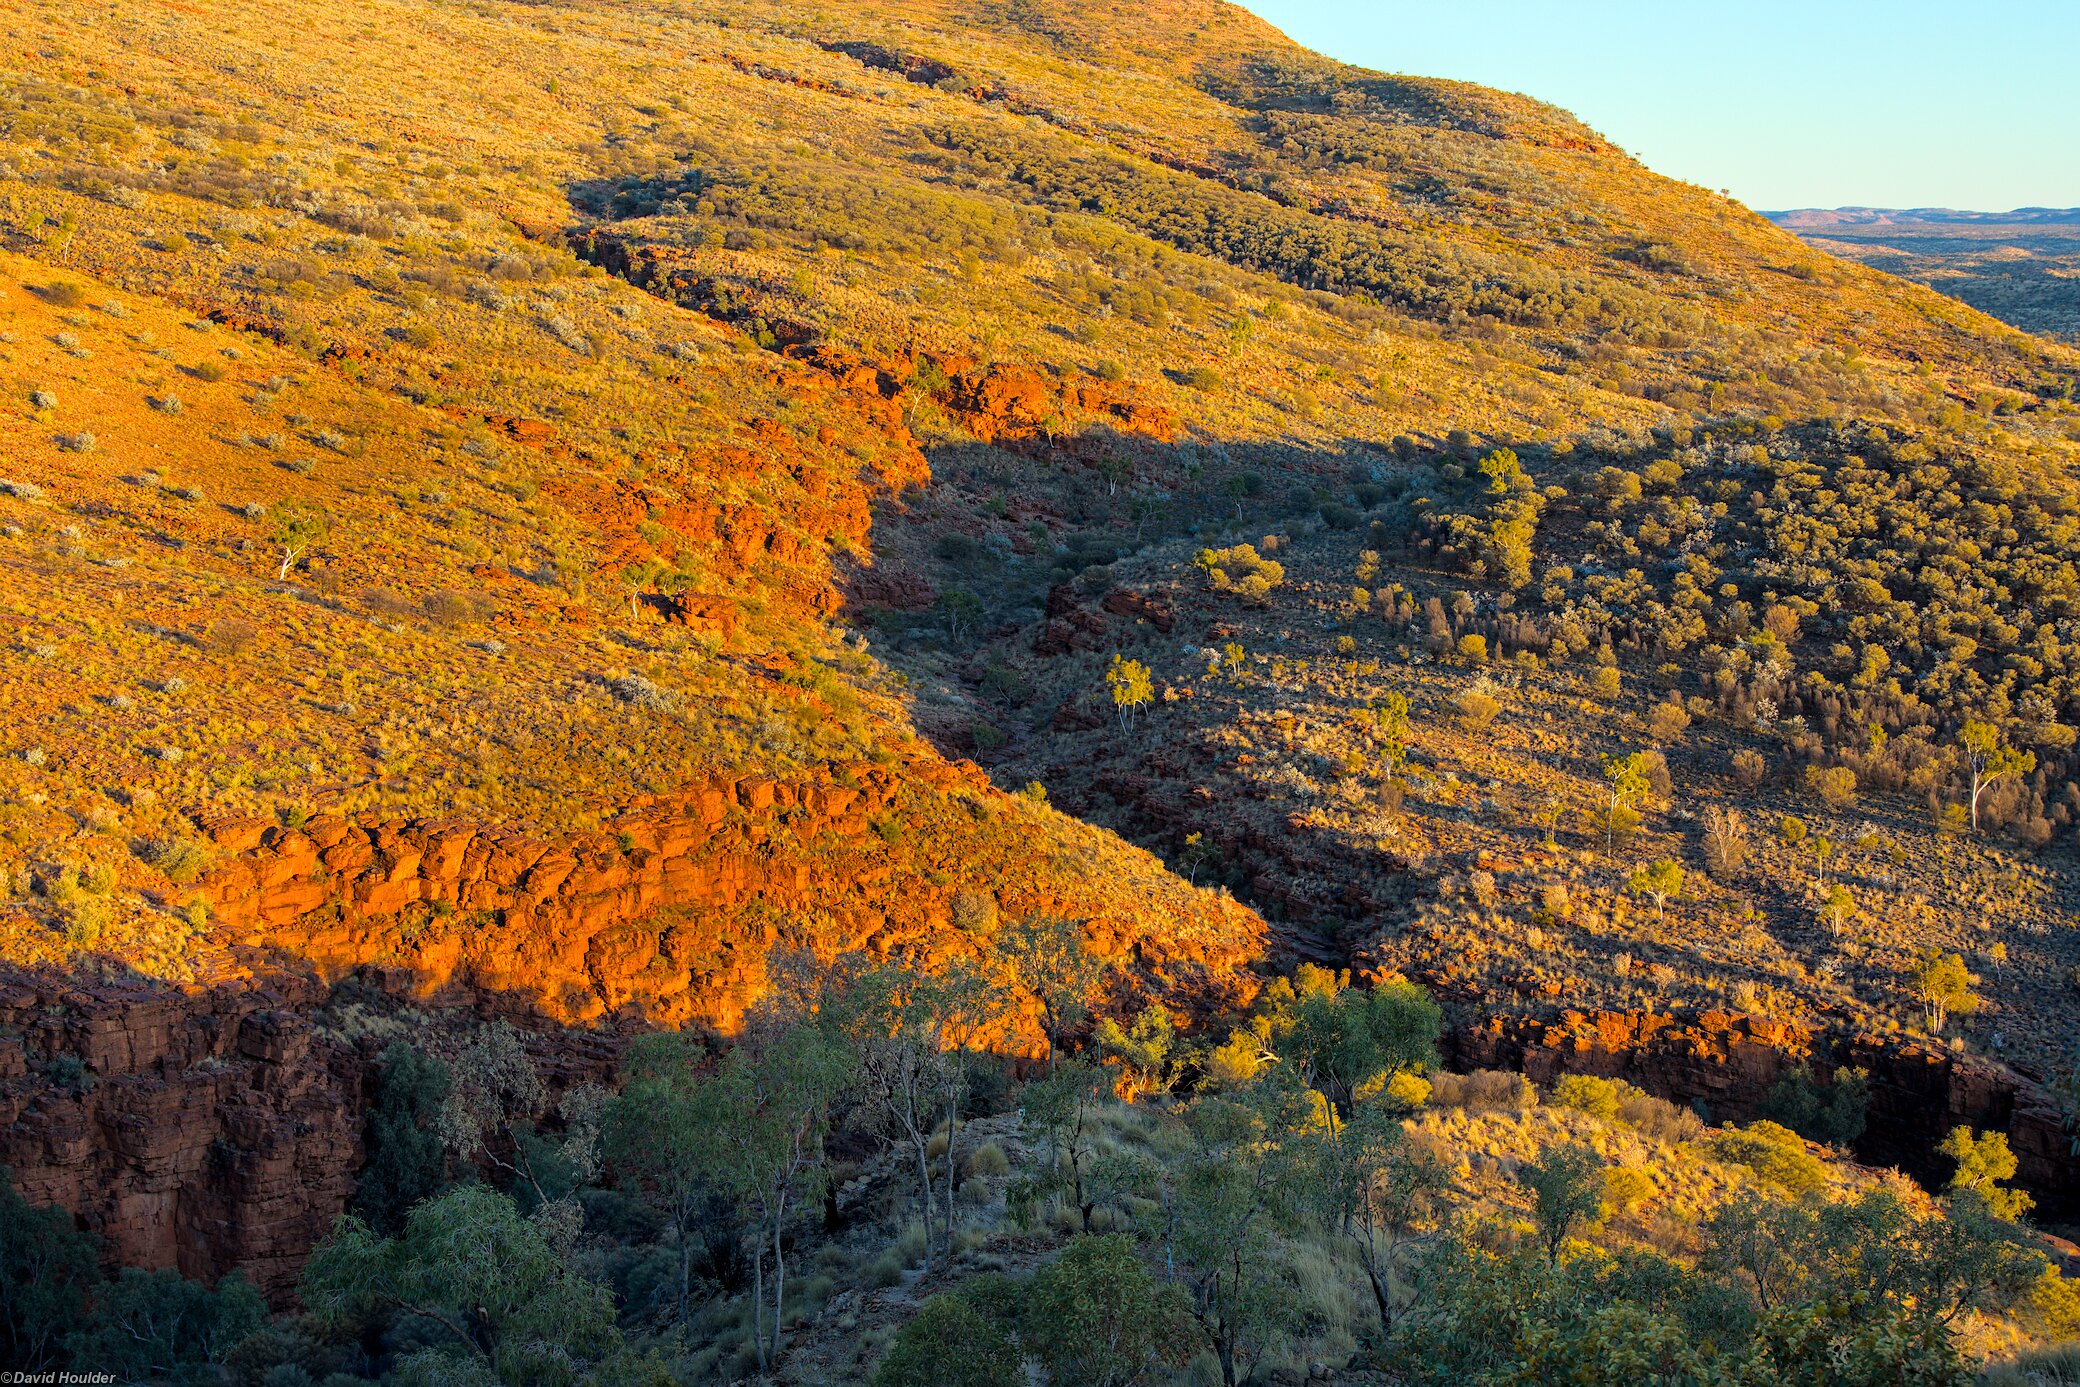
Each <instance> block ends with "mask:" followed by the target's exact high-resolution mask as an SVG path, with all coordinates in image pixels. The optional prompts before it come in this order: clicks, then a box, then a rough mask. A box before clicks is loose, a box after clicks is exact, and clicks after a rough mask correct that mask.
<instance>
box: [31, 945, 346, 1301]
mask: <svg viewBox="0 0 2080 1387" xmlns="http://www.w3.org/2000/svg"><path fill="white" fill-rule="evenodd" d="M315 993H316V989H314V988H312V987H310V986H309V985H308V984H306V983H303V982H301V981H300V980H298V979H295V978H277V979H271V980H269V981H267V982H259V981H246V982H241V983H238V984H235V985H230V986H213V987H188V988H178V987H170V986H166V985H164V984H150V983H135V984H130V985H124V984H110V983H91V982H79V981H75V980H66V979H54V978H34V977H28V976H16V977H12V978H7V979H5V980H0V1165H4V1166H7V1167H9V1168H10V1170H11V1171H12V1172H13V1177H14V1181H15V1184H16V1186H17V1187H18V1188H19V1189H20V1190H21V1192H22V1194H23V1195H24V1196H25V1197H26V1198H28V1199H29V1200H30V1201H31V1202H33V1203H38V1204H57V1205H60V1206H62V1207H64V1208H66V1209H69V1210H71V1211H72V1212H73V1214H74V1215H75V1217H76V1218H77V1219H78V1220H79V1222H80V1223H81V1224H82V1225H83V1226H84V1227H86V1228H88V1229H90V1230H92V1231H93V1232H95V1233H97V1234H99V1235H101V1237H102V1238H103V1239H104V1248H105V1250H106V1252H107V1253H108V1255H109V1257H110V1259H111V1260H113V1261H116V1262H119V1263H122V1264H124V1265H130V1266H145V1267H178V1268H179V1269H180V1270H181V1271H182V1272H183V1273H185V1274H186V1275H189V1276H196V1277H203V1278H210V1279H214V1278H215V1277H217V1276H220V1275H222V1274H223V1273H225V1272H227V1271H230V1270H231V1269H233V1268H238V1269H241V1270H243V1271H245V1272H246V1273H247V1274H248V1275H249V1276H251V1277H252V1278H253V1280H254V1281H255V1282H257V1283H258V1284H259V1285H260V1287H261V1288H262V1289H263V1290H265V1291H267V1292H268V1293H270V1294H271V1295H279V1294H280V1293H281V1292H282V1291H283V1290H284V1289H285V1288H286V1287H287V1286H288V1285H289V1284H291V1283H292V1282H293V1280H294V1278H295V1275H296V1270H297V1268H298V1267H300V1266H301V1265H302V1262H303V1258H304V1255H305V1254H306V1253H307V1252H308V1251H309V1250H310V1247H311V1244H312V1243H313V1242H315V1241H316V1240H317V1239H318V1238H319V1237H320V1236H321V1235H322V1234H323V1233H324V1231H325V1229H326V1228H327V1227H328V1226H329V1225H330V1223H331V1221H332V1218H333V1216H334V1215H336V1214H337V1213H338V1212H339V1211H340V1210H341V1209H342V1208H343V1207H345V1204H346V1201H347V1198H348V1196H349V1194H350V1193H351V1192H352V1187H353V1172H354V1170H355V1168H356V1167H357V1166H358V1165H359V1157H360V1149H361V1134H360V1122H359V1120H358V1114H359V1112H360V1110H361V1106H362V1105H361V1103H360V1102H359V1101H358V1100H359V1098H360V1093H361V1088H362V1085H363V1083H364V1081H365V1076H366V1072H367V1069H368V1064H367V1059H366V1057H365V1056H363V1055H360V1054H358V1053H356V1052H355V1051H354V1050H353V1049H352V1048H351V1047H344V1046H340V1045H337V1044H335V1043H332V1042H329V1041H326V1040H323V1039H322V1038H320V1037H318V1036H317V1035H316V1034H315V1033H314V1031H313V1028H312V1026H311V1023H310V1021H309V1019H308V1018H307V1017H306V1016H304V1015H302V1014H301V1010H302V1009H303V1008H305V1007H307V1006H309V1005H310V1004H311V1003H312V1002H314V1001H315V1000H316V996H315Z"/></svg>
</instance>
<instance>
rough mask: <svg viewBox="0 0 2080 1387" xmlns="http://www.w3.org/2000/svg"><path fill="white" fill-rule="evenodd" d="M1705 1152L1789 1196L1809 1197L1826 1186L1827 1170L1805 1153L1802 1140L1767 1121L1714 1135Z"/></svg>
mask: <svg viewBox="0 0 2080 1387" xmlns="http://www.w3.org/2000/svg"><path fill="white" fill-rule="evenodd" d="M1706 1149H1707V1150H1709V1151H1710V1152H1711V1154H1712V1155H1713V1157H1714V1158H1716V1159H1718V1160H1721V1161H1724V1162H1726V1163H1727V1164H1728V1165H1739V1166H1746V1167H1747V1168H1748V1169H1749V1170H1752V1171H1754V1172H1755V1174H1756V1175H1757V1176H1759V1177H1760V1178H1761V1179H1763V1180H1766V1181H1768V1182H1769V1183H1770V1184H1772V1185H1775V1186H1777V1188H1779V1189H1782V1190H1787V1191H1789V1192H1790V1193H1792V1194H1809V1193H1811V1192H1812V1191H1814V1190H1817V1189H1819V1188H1821V1187H1822V1186H1823V1185H1825V1184H1826V1183H1827V1168H1826V1167H1825V1166H1823V1165H1822V1164H1821V1163H1820V1161H1819V1160H1818V1158H1816V1157H1815V1156H1813V1155H1812V1153H1810V1152H1809V1151H1807V1150H1806V1143H1805V1138H1803V1137H1801V1136H1799V1134H1798V1133H1796V1132H1794V1131H1792V1130H1791V1129H1790V1128H1789V1127H1785V1126H1783V1125H1781V1124H1779V1123H1775V1122H1771V1121H1769V1120H1768V1119H1767V1118H1765V1119H1763V1120H1761V1121H1759V1122H1751V1123H1749V1124H1748V1125H1747V1126H1746V1127H1743V1128H1740V1129H1738V1130H1733V1129H1729V1130H1726V1131H1722V1132H1719V1133H1716V1134H1715V1135H1713V1136H1712V1137H1711V1138H1710V1140H1709V1141H1708V1142H1707V1143H1706Z"/></svg>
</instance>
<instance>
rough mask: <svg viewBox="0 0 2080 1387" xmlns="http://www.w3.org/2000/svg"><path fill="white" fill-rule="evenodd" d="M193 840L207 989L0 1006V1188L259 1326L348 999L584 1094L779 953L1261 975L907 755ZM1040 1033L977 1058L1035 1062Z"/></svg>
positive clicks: (323, 1221) (34, 999) (1184, 922)
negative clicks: (1067, 951) (415, 1008)
mask: <svg viewBox="0 0 2080 1387" xmlns="http://www.w3.org/2000/svg"><path fill="white" fill-rule="evenodd" d="M198 822H199V824H200V826H201V828H202V829H203V831H204V832H206V834H207V835H208V836H209V837H210V838H211V839H212V840H213V841H214V842H215V843H216V844H217V846H218V847H219V848H220V849H221V850H223V851H224V852H225V853H226V854H227V857H226V859H225V860H224V861H223V862H222V863H220V865H219V866H218V867H217V868H216V869H215V870H214V871H213V872H212V873H211V874H210V875H209V876H207V877H206V878H205V879H204V881H203V882H202V884H201V894H202V896H203V897H204V898H205V899H207V900H208V901H210V902H211V904H212V907H213V916H214V920H215V925H214V927H213V929H212V932H211V937H210V949H209V950H208V954H209V966H208V967H207V968H206V969H204V970H203V972H204V974H205V979H206V980H205V981H204V982H203V983H202V984H200V985H194V986H188V987H175V986H171V985H166V984H145V983H134V984H118V983H108V982H87V981H83V980H81V979H79V978H76V977H75V978H71V979H54V978H39V977H35V976H30V975H19V976H16V977H14V978H12V979H10V980H9V981H7V982H6V983H5V984H4V985H0V1037H8V1038H9V1039H6V1040H0V1165H6V1166H9V1167H11V1168H12V1169H13V1170H14V1172H15V1177H16V1180H17V1182H18V1184H19V1185H20V1187H21V1189H22V1190H23V1191H24V1193H25V1194H26V1195H27V1196H28V1197H29V1198H30V1199H32V1200H34V1201H36V1202H38V1203H54V1204H59V1205H63V1206H64V1207H66V1208H68V1209H71V1210H73V1211H74V1212H75V1214H76V1215H77V1216H78V1217H79V1218H80V1220H81V1221H82V1223H83V1224H84V1225H85V1226H87V1227H89V1228H91V1229H93V1230H94V1231H96V1232H98V1233H100V1234H101V1235H102V1236H103V1237H104V1238H105V1239H106V1250H107V1253H108V1255H109V1258H110V1260H111V1261H112V1262H116V1263H121V1264H127V1265H140V1266H175V1267H178V1268H180V1269H181V1270H182V1271H183V1272H185V1273H187V1274H189V1275H191V1276H199V1277H203V1278H206V1279H213V1278H215V1277H218V1276H221V1275H223V1274H224V1273H226V1272H229V1271H231V1270H234V1269H236V1270H242V1271H244V1272H246V1273H247V1274H248V1275H249V1276H251V1277H252V1278H253V1279H254V1280H255V1281H256V1282H258V1283H259V1284H260V1285H261V1286H262V1288H263V1289H264V1290H266V1291H267V1292H268V1293H269V1294H270V1295H271V1296H273V1297H275V1298H276V1299H280V1298H281V1297H282V1296H283V1295H285V1294H286V1292H287V1291H288V1290H289V1289H290V1288H291V1287H292V1286H293V1284H294V1279H295V1275H296V1272H297V1269H298V1268H299V1267H300V1266H301V1263H302V1259H303V1257H304V1256H305V1255H306V1254H307V1253H308V1251H309V1249H310V1247H311V1245H312V1244H313V1243H314V1242H315V1241H316V1240H317V1239H318V1238H319V1237H320V1236H322V1235H323V1233H324V1231H325V1229H326V1228H327V1227H328V1226H329V1225H330V1223H331V1220H332V1219H333V1218H334V1217H335V1216H336V1215H337V1214H338V1213H339V1212H340V1211H341V1210H342V1209H344V1208H345V1206H346V1202H347V1200H348V1198H349V1197H350V1195H351V1193H352V1189H353V1183H354V1175H355V1172H356V1170H357V1169H358V1167H359V1164H360V1159H361V1147H360V1130H361V1123H360V1117H361V1113H362V1112H363V1111H364V1109H365V1107H366V1101H367V1099H368V1097H369V1096H370V1088H371V1085H372V1083H373V1077H374V1074H375V1071H376V1068H377V1061H378V1058H379V1049H380V1047H379V1046H378V1045H376V1044H375V1043H374V1042H373V1041H371V1040H367V1039H363V1040H362V1041H360V1042H359V1043H358V1044H357V1043H354V1042H351V1041H349V1040H347V1039H345V1038H343V1037H332V1038H328V1037H327V1035H326V1034H325V1033H324V1032H323V1031H322V1030H321V1029H320V1028H319V1026H318V1025H316V1024H314V1021H313V1013H314V1012H315V1011H316V1010H317V1009H318V1008H320V1007H321V1006H322V1004H323V1003H324V1001H325V998H326V994H327V992H328V989H329V988H330V986H331V985H333V984H336V983H337V982H339V981H340V980H342V979H343V978H346V977H348V976H349V975H353V976H356V977H358V978H360V979H362V980H364V982H366V983H372V984H374V985H375V986H377V987H379V988H381V989H383V990H385V991H386V992H389V993H391V994H393V995H395V996H397V997H399V998H400V999H406V1000H410V1001H412V1002H414V1003H416V1004H419V1005H424V1006H431V1007H439V1006H463V1007H470V1008H473V1009H475V1010H477V1011H479V1012H485V1013H496V1014H500V1015H504V1016H507V1017H509V1018H511V1019H513V1020H514V1021H516V1022H518V1023H519V1024H521V1025H522V1026H524V1027H526V1028H528V1030H529V1033H530V1042H529V1043H530V1046H531V1047H533V1048H535V1049H536V1050H537V1051H538V1057H539V1059H540V1060H541V1062H542V1064H543V1066H544V1067H545V1068H546V1069H549V1070H551V1071H555V1070H557V1069H559V1068H560V1069H564V1070H570V1071H572V1072H573V1073H577V1074H579V1075H580V1076H581V1077H586V1078H595V1079H597V1078H604V1077H606V1076H607V1075H609V1074H610V1073H611V1071H612V1068H613V1063H614V1055H615V1053H616V1051H617V1049H618V1042H619V1040H620V1039H621V1038H623V1037H625V1036H627V1035H630V1034H633V1033H635V1032H637V1031H640V1030H642V1029H645V1028H648V1027H653V1026H668V1027H689V1026H690V1027H695V1028H701V1029H706V1030H711V1031H714V1032H717V1033H720V1034H725V1035H726V1034H729V1033H730V1032H732V1031H734V1030H735V1029H737V1027H738V1026H739V1025H740V1024H741V1023H742V1021H743V1018H744V1015H745V1012H746V1010H747V1009H748V1008H750V1007H751V1006H753V1005H754V1004H755V1003H756V1002H757V1001H758V999H759V998H760V997H761V996H762V995H763V994H764V992H765V989H766V982H767V969H768V965H769V962H770V961H771V959H772V957H773V955H774V953H775V951H776V950H780V949H799V950H805V951H807V952H809V953H811V954H814V955H816V956H818V957H822V958H826V959H827V958H830V957H832V956H834V955H837V954H841V953H848V952H856V953H860V954H863V955H865V956H867V957H870V958H876V959H890V960H899V961H902V962H906V963H910V964H913V965H916V966H921V967H931V966H934V965H935V964H936V963H937V962H938V961H940V960H943V959H944V958H946V957H948V956H950V955H952V954H954V953H957V952H968V951H975V950H978V949H981V948H984V947H986V945H987V943H988V938H987V936H988V934H989V932H990V930H991V929H992V928H993V921H996V920H1003V919H1016V918H1019V917H1021V916H1025V915H1031V914H1062V915H1066V916H1070V917H1072V918H1075V919H1078V920H1082V921H1084V922H1086V923H1085V932H1086V938H1087V940H1088V942H1089V947H1090V948H1091V949H1092V950H1093V951H1095V952H1096V953H1098V954H1099V955H1100V956H1102V957H1104V958H1106V959H1108V960H1110V961H1112V962H1114V963H1116V964H1117V965H1119V971H1118V973H1117V974H1116V980H1117V986H1118V989H1119V994H1120V995H1119V997H1118V999H1117V1000H1118V1001H1119V1002H1120V1004H1122V1005H1135V1004H1138V1003H1139V1001H1140V1000H1142V999H1145V998H1161V999H1163V1000H1166V1001H1168V1002H1170V1003H1173V1004H1175V1005H1177V1006H1179V1007H1180V1008H1189V1009H1192V1010H1199V1009H1211V1008H1220V1007H1226V1006H1233V1005H1241V1004H1245V1003H1246V1002H1247V1001H1248V1000H1249V998H1250V997H1251V996H1252V995H1253V993H1254V990H1255V987H1256V985H1257V974H1256V972H1255V969H1256V967H1257V965H1259V964H1260V963H1261V962H1262V960H1263V958H1264V954H1265V949H1266V941H1265V938H1264V934H1263V926H1262V922H1261V921H1260V920H1259V919H1258V918H1257V917H1256V916H1255V915H1254V914H1253V913H1251V912H1250V911H1248V910H1246V909H1245V908H1243V907H1241V906H1239V905H1237V904H1236V903H1235V902H1234V901H1232V900H1231V899H1228V898H1227V897H1225V896H1222V895H1218V894H1216V893H1212V892H1206V891H1194V890H1191V889H1190V888H1188V887H1186V886H1184V885H1183V883H1181V882H1178V881H1177V880H1176V879H1175V878H1174V877H1169V876H1167V875H1166V874H1165V873H1163V871H1162V870H1161V866H1160V863H1158V862H1157V861H1156V860H1155V859H1154V858H1152V857H1150V856H1149V855H1147V854H1145V853H1142V852H1140V851H1139V850H1137V849H1133V848H1130V847H1127V846H1126V845H1124V844H1121V843H1120V842H1119V841H1118V840H1117V839H1113V838H1111V837H1109V836H1108V835H1104V834H1101V833H1099V832H1098V831H1096V830H1093V829H1089V828H1087V827H1086V826H1084V825H1080V824H1075V823H1073V822H1072V821H1069V820H1065V819H1063V818H1061V816H1059V815H1057V814H1054V813H1053V811H1051V810H1047V809H1044V808H1042V807H1040V806H1037V805H1031V804H1028V803H1025V802H1023V801H1018V800H1014V799H1011V798H1008V797H1006V796H1004V795H1002V794H1000V793H997V792H995V791H992V790H990V789H989V788H988V787H987V785H986V782H985V781H984V780H983V779H982V777H981V776H980V774H979V773H978V772H976V771H975V770H974V769H973V768H972V767H965V766H952V765H948V764H947V763H945V762H942V761H938V760H936V759H929V758H919V759H918V760H917V761H916V762H915V763H914V764H908V763H905V764H896V765H891V766H879V765H872V764H867V765H861V766H858V767H852V768H847V769H844V770H841V771H840V772H838V773H837V774H835V775H831V776H821V777H814V778H805V779H800V780H779V779H774V778H771V777H765V776H745V777H738V778H717V779H712V780H707V781H703V782H701V783H698V784H695V785H691V786H688V787H687V788H685V789H682V790H680V791H678V792H675V793H673V794H670V795H665V796H658V797H654V798H651V799H647V800H642V801H638V802H636V803H633V804H631V805H630V806H629V807H628V809H627V810H626V811H625V812H624V813H623V814H622V815H620V816H619V817H617V818H616V819H614V820H612V821H610V822H609V823H608V824H606V825H605V826H604V827H603V829H602V830H601V831H600V832H598V833H596V834H587V835H546V834H530V833H526V832H522V831H520V830H517V829H513V828H509V827H495V826H488V825H478V824H470V823H465V822H459V821H453V820H411V821H404V822H353V821H349V820H346V819H340V818H318V819H313V820H311V821H310V822H308V823H306V824H304V825H303V826H302V828H301V829H297V830H291V829H288V828H285V827H283V826H280V825H278V824H269V823H265V822H261V821H258V820H248V819H238V818H224V817H210V816H206V815H205V816H203V817H201V818H200V819H199V820H198ZM961 896H965V897H966V898H967V905H968V909H966V910H965V911H964V912H963V913H962V920H963V924H960V925H957V924H956V923H955V914H956V912H955V909H954V902H955V899H956V897H961ZM1035 1020H1036V1013H1032V1012H1028V1013H1016V1012H1014V1014H1012V1015H1011V1016H1009V1017H1007V1019H1006V1021H1005V1023H1004V1027H1003V1030H1002V1033H1001V1034H1000V1035H999V1036H998V1037H997V1043H998V1044H1000V1045H1001V1046H1002V1047H1004V1048H1006V1049H1009V1050H1012V1051H1014V1052H1015V1051H1021V1050H1029V1049H1034V1048H1036V1046H1037V1044H1038V1032H1037V1031H1036V1030H1035V1029H1034V1021H1035ZM557 1086H558V1085H556V1084H552V1085H551V1087H552V1088H555V1087H557Z"/></svg>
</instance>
